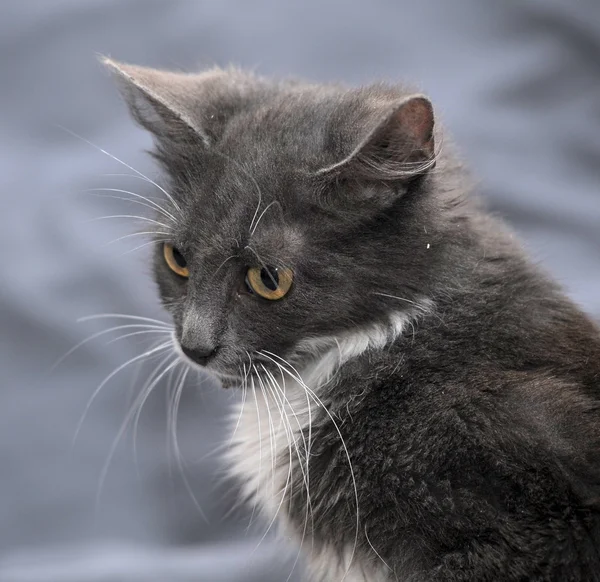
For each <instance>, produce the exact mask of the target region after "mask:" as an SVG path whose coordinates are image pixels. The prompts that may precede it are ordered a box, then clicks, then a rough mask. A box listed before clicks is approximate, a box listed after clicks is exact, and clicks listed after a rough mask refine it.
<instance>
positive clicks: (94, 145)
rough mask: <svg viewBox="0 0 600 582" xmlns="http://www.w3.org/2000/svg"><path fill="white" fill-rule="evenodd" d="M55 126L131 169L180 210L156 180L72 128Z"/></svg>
mask: <svg viewBox="0 0 600 582" xmlns="http://www.w3.org/2000/svg"><path fill="white" fill-rule="evenodd" d="M56 126H57V127H59V128H60V129H62V130H63V131H66V132H67V133H68V134H69V135H72V136H73V137H75V138H77V139H80V140H81V141H83V142H84V143H87V144H88V145H89V146H91V147H93V148H94V149H96V150H98V151H99V152H102V153H103V154H104V155H106V156H108V157H109V158H111V159H112V160H114V161H115V162H118V163H119V164H121V165H122V166H124V167H126V168H127V169H128V170H131V171H132V172H134V173H135V174H137V175H138V176H139V177H140V178H142V179H143V180H146V182H149V183H150V184H152V185H153V186H156V187H157V188H158V189H159V190H160V191H161V192H162V193H163V194H164V195H165V196H166V197H167V198H168V199H169V200H170V201H171V203H172V204H173V206H174V207H175V208H176V209H177V210H178V211H179V212H181V208H180V207H179V205H178V204H177V202H175V200H174V199H173V197H172V196H171V195H170V194H169V193H168V192H167V191H166V190H165V189H164V188H163V187H162V186H159V185H158V184H157V183H156V182H154V181H153V180H151V179H150V178H148V176H146V175H145V174H142V172H140V171H139V170H136V169H135V168H134V167H132V166H130V165H129V164H127V163H125V162H124V161H123V160H120V159H119V158H117V156H114V155H113V154H111V153H109V152H107V151H106V150H103V149H102V148H101V147H100V146H97V145H96V144H95V143H92V142H91V141H89V140H87V139H85V137H82V136H81V135H78V134H76V133H75V132H74V131H72V130H70V129H68V128H66V127H64V126H63V125H60V124H58V123H57V124H56Z"/></svg>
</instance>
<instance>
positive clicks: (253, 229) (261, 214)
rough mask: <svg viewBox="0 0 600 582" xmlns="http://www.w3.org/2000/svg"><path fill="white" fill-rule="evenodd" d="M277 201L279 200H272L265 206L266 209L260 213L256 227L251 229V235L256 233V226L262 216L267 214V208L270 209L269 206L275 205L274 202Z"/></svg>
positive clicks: (256, 225)
mask: <svg viewBox="0 0 600 582" xmlns="http://www.w3.org/2000/svg"><path fill="white" fill-rule="evenodd" d="M276 202H277V200H273V202H271V203H270V204H267V206H266V207H265V209H264V210H263V211H262V212H261V213H260V216H259V217H258V220H257V221H256V224H255V225H254V227H253V228H252V230H251V231H250V234H251V235H252V234H254V232H255V231H256V228H257V227H258V223H259V222H260V221H261V219H262V217H263V216H264V215H265V212H266V211H267V210H269V208H271V206H273V204H275V203H276Z"/></svg>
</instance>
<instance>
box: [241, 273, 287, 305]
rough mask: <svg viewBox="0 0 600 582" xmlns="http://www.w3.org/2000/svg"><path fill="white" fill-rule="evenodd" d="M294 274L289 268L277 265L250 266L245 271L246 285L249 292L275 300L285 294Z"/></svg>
mask: <svg viewBox="0 0 600 582" xmlns="http://www.w3.org/2000/svg"><path fill="white" fill-rule="evenodd" d="M293 280H294V275H293V273H292V270H291V269H286V268H278V267H269V266H265V267H250V268H249V269H248V271H247V273H246V286H247V287H248V290H249V291H250V292H251V293H256V295H260V297H263V298H264V299H269V300H271V301H275V300H277V299H281V298H282V297H284V296H285V295H287V293H288V291H289V290H290V289H291V287H292V281H293Z"/></svg>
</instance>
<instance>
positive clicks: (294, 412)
mask: <svg viewBox="0 0 600 582" xmlns="http://www.w3.org/2000/svg"><path fill="white" fill-rule="evenodd" d="M410 319H412V317H411V315H408V314H402V315H395V316H393V317H392V318H391V319H390V324H389V325H388V326H381V325H380V326H374V327H372V328H371V329H368V330H366V331H362V332H359V333H355V334H352V335H348V336H346V337H340V338H335V339H333V338H323V339H320V340H316V341H315V340H313V341H312V342H311V344H310V345H306V346H305V347H306V348H310V349H313V350H314V351H315V352H318V351H320V353H321V354H322V355H321V356H320V357H319V358H318V359H316V360H315V361H314V363H313V364H312V365H311V366H310V367H308V368H306V369H304V370H303V371H302V372H301V373H300V374H299V375H298V374H297V373H296V372H295V371H293V370H292V369H291V368H287V372H284V371H281V374H280V375H279V377H276V376H275V375H274V374H269V373H267V372H266V371H265V373H264V374H261V377H260V379H259V378H255V379H254V381H253V382H248V384H249V385H248V386H247V387H246V398H245V401H244V403H243V404H242V405H240V407H239V408H238V411H237V414H236V415H234V420H233V426H234V427H235V430H234V435H233V437H232V443H231V447H230V450H229V453H228V455H227V456H228V459H227V460H228V461H229V463H230V466H231V471H232V473H233V474H234V476H236V477H237V478H238V479H240V480H241V483H242V487H243V494H244V496H245V497H246V498H247V499H248V500H249V501H250V503H252V504H256V507H257V508H258V509H259V510H260V511H261V512H262V513H263V514H264V515H265V516H266V518H267V520H268V522H270V523H273V522H274V521H275V520H277V522H278V525H279V526H283V528H284V529H285V530H287V531H286V533H288V534H289V535H292V536H295V537H297V538H298V541H299V542H300V543H301V544H303V542H304V541H306V540H304V536H303V535H302V533H301V532H300V535H299V534H298V529H297V528H292V527H291V524H290V523H289V522H288V520H287V515H286V505H287V503H286V501H287V498H286V496H287V495H288V494H289V491H290V487H291V482H292V479H294V480H298V479H301V480H302V482H303V484H304V485H305V486H306V487H307V488H308V490H310V473H309V472H308V464H307V458H308V457H309V453H310V446H311V442H310V441H311V435H310V430H309V427H310V424H311V421H312V419H313V418H316V415H323V414H325V415H329V412H328V411H326V410H325V408H324V407H323V406H322V405H321V403H320V400H319V392H320V390H319V389H320V388H321V387H322V386H323V385H324V384H325V383H327V382H329V381H332V379H333V377H334V376H335V374H336V372H337V370H338V369H339V368H340V367H341V366H342V365H343V364H344V363H345V362H347V361H348V360H350V359H351V358H353V357H356V356H358V355H360V354H362V353H363V352H365V351H366V350H368V349H382V348H383V347H384V346H385V345H387V344H388V343H389V342H390V341H393V339H395V338H396V337H397V336H398V335H400V334H401V333H402V332H403V330H404V329H405V327H406V326H407V324H408V323H409V321H410ZM332 340H333V346H334V347H331V345H332ZM323 348H325V350H324V349H323ZM275 358H276V357H275ZM274 361H275V359H274ZM280 363H281V362H280ZM258 368H259V370H260V366H259V367H258ZM329 419H330V420H331V422H332V424H333V423H334V419H333V418H331V417H329ZM293 472H294V473H293ZM309 511H310V509H309V508H307V516H306V517H307V519H310V517H309V515H308V512H309ZM361 533H362V532H361ZM369 543H370V542H369ZM303 545H305V546H307V549H308V552H307V553H308V555H307V559H308V565H309V568H310V570H311V574H312V577H311V580H314V581H315V582H316V581H323V582H341V581H342V580H344V582H387V581H388V580H392V579H395V578H394V577H392V578H390V573H389V569H388V568H387V566H385V564H384V563H383V562H382V561H381V560H378V559H376V560H374V561H371V562H369V564H366V563H362V564H361V563H359V561H358V559H357V556H356V555H355V552H354V551H353V548H352V547H349V548H348V549H347V551H346V552H345V553H344V556H339V555H338V554H334V553H333V551H332V550H331V549H329V548H328V547H326V546H325V547H320V548H315V547H313V546H312V544H311V543H306V544H303ZM374 554H375V555H377V552H376V551H375V550H374ZM374 562H375V563H377V564H378V565H377V566H376V567H374V566H373V563H374Z"/></svg>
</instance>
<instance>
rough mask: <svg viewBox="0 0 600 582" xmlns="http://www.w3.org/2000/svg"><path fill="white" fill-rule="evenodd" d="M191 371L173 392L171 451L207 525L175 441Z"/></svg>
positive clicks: (185, 374)
mask: <svg viewBox="0 0 600 582" xmlns="http://www.w3.org/2000/svg"><path fill="white" fill-rule="evenodd" d="M190 370H191V368H189V367H187V368H186V369H185V373H184V374H183V377H182V378H181V380H180V381H179V385H178V388H177V390H176V392H175V399H174V402H173V410H172V415H173V416H172V424H171V426H172V431H173V451H174V454H175V461H176V463H177V468H178V469H179V473H180V475H181V479H182V480H183V485H184V487H185V489H186V491H187V493H188V495H189V496H190V498H191V500H192V503H193V504H194V506H195V507H196V509H197V511H198V513H200V515H201V516H202V519H203V520H204V521H205V522H206V523H208V522H209V520H208V517H207V516H206V514H205V513H204V511H202V507H200V503H199V502H198V499H196V496H195V495H194V491H193V489H192V486H191V484H190V482H189V479H188V478H187V476H186V474H185V466H184V459H183V455H182V454H181V450H180V449H179V442H178V440H177V417H178V415H179V404H180V402H181V395H182V393H183V387H184V384H185V379H186V377H187V375H188V373H189V371H190Z"/></svg>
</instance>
